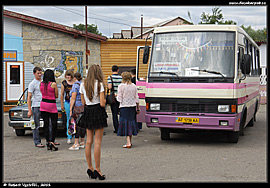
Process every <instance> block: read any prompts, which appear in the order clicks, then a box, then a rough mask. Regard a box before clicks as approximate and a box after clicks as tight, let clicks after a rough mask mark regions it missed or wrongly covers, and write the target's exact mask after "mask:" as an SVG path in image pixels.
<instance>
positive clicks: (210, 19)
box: [199, 7, 236, 25]
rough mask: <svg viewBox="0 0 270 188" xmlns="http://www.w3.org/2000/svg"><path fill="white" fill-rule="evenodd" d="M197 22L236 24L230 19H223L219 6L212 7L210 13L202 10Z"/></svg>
mask: <svg viewBox="0 0 270 188" xmlns="http://www.w3.org/2000/svg"><path fill="white" fill-rule="evenodd" d="M199 24H230V25H236V22H234V21H232V20H225V21H224V18H223V14H222V10H221V9H219V7H214V8H212V14H211V15H210V14H209V13H205V12H203V13H202V15H201V21H200V22H199Z"/></svg>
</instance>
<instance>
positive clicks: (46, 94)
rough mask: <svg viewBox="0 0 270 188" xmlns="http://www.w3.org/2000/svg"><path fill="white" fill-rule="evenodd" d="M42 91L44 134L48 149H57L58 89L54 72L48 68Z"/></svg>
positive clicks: (41, 86) (41, 110)
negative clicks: (50, 127)
mask: <svg viewBox="0 0 270 188" xmlns="http://www.w3.org/2000/svg"><path fill="white" fill-rule="evenodd" d="M40 92H41V94H42V101H41V103H40V112H41V117H42V119H43V121H44V135H45V137H46V141H47V149H48V150H51V151H57V150H58V148H57V147H56V146H55V143H54V141H55V135H56V131H57V120H58V110H57V107H56V101H55V99H56V98H58V89H57V84H56V82H55V77H54V73H53V71H52V70H50V69H48V70H46V71H45V72H44V76H43V82H41V84H40ZM50 119H51V123H52V130H51V135H52V137H51V138H50V133H49V123H50Z"/></svg>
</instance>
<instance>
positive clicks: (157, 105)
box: [150, 103, 160, 110]
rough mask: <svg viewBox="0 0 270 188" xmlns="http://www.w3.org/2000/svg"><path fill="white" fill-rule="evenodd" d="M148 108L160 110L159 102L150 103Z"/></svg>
mask: <svg viewBox="0 0 270 188" xmlns="http://www.w3.org/2000/svg"><path fill="white" fill-rule="evenodd" d="M150 110H160V104H159V103H151V104H150Z"/></svg>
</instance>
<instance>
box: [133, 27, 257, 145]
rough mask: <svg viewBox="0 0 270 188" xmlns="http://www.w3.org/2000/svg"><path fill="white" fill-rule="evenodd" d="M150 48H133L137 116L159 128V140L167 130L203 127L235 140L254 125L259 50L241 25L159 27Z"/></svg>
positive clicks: (166, 136)
mask: <svg viewBox="0 0 270 188" xmlns="http://www.w3.org/2000/svg"><path fill="white" fill-rule="evenodd" d="M142 49H143V50H142ZM149 49H150V47H148V46H145V47H140V48H139V51H138V53H140V52H144V54H143V58H144V60H145V61H144V62H143V61H142V58H140V57H142V55H141V56H140V54H138V61H137V80H136V82H137V84H136V85H137V87H138V93H139V97H140V100H141V102H140V104H141V109H142V112H144V113H141V114H140V115H139V116H138V122H146V125H147V126H148V127H158V128H160V130H161V139H162V140H167V139H170V133H171V132H181V131H183V130H191V129H204V130H220V131H226V133H227V140H228V142H232V143H237V142H238V138H239V135H244V128H245V127H246V126H247V125H249V126H253V124H254V121H256V113H257V111H258V109H259V105H260V93H259V85H260V51H259V48H258V46H257V45H256V43H255V42H254V41H253V40H252V39H251V37H250V36H249V35H248V34H247V33H246V32H245V31H244V30H243V29H242V28H240V27H238V26H235V25H181V26H168V27H158V28H155V30H154V35H153V41H152V46H151V52H150V51H149ZM148 54H149V55H148ZM148 56H150V58H149V57H148ZM143 63H145V64H148V72H147V74H146V75H145V76H142V75H143V74H142V70H141V69H140V68H141V67H143V66H145V64H143ZM145 77H146V79H145Z"/></svg>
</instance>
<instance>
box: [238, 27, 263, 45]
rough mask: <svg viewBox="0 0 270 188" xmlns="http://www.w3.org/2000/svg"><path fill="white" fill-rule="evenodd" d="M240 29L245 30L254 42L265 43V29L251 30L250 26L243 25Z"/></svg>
mask: <svg viewBox="0 0 270 188" xmlns="http://www.w3.org/2000/svg"><path fill="white" fill-rule="evenodd" d="M240 27H241V28H242V29H244V30H245V32H246V33H247V34H248V35H249V36H250V37H251V38H252V39H253V40H254V41H260V42H266V41H267V36H266V28H263V29H257V30H255V29H253V28H252V27H251V26H248V27H245V26H244V25H241V26H240Z"/></svg>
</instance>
